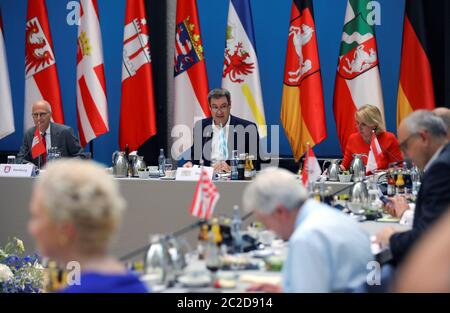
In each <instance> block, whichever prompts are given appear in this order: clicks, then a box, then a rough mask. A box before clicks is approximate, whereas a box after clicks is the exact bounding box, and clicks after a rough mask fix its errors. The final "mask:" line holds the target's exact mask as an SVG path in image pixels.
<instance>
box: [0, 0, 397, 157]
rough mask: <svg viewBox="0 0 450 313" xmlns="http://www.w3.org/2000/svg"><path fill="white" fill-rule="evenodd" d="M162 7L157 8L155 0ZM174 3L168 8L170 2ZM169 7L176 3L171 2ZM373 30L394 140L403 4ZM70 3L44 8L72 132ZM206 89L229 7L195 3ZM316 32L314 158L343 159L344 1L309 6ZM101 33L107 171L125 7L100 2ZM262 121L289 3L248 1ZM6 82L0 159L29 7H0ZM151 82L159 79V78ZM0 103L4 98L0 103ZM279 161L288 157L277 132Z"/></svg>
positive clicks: (19, 113)
mask: <svg viewBox="0 0 450 313" xmlns="http://www.w3.org/2000/svg"><path fill="white" fill-rule="evenodd" d="M154 1H162V0H154ZM167 1H172V0H167ZM173 1H174V0H173ZM378 2H379V3H380V4H381V25H379V26H377V27H376V35H377V42H378V50H379V59H380V70H381V79H382V84H383V95H384V105H385V111H386V123H387V129H388V130H389V131H392V132H395V131H396V128H395V118H396V101H397V85H398V77H399V68H400V55H401V41H402V31H403V14H404V12H403V11H404V5H405V3H404V2H405V1H404V0H379V1H378ZM67 3H68V0H46V4H47V10H48V15H49V22H50V28H51V32H52V38H53V44H54V49H55V55H56V62H57V70H58V74H59V79H60V88H61V93H62V100H63V105H64V114H65V119H66V124H68V125H70V126H72V127H73V128H74V129H75V130H76V85H75V78H76V40H77V27H76V26H69V25H68V24H67V23H66V16H67V13H68V11H67V9H66V5H67ZM197 3H198V9H199V15H200V23H201V31H202V37H203V44H204V48H205V58H206V65H207V71H208V79H209V85H210V87H217V86H220V83H221V72H222V64H223V49H224V45H225V27H226V19H227V12H228V0H197ZM313 3H314V11H315V21H316V32H317V36H318V42H319V55H320V61H321V68H322V80H323V87H324V88H323V89H324V97H325V110H326V120H327V130H328V138H327V139H326V140H325V141H323V142H322V143H321V144H320V145H318V146H316V148H315V152H316V154H317V155H318V156H337V155H340V148H339V144H338V140H337V136H336V125H335V123H334V118H333V109H332V108H333V89H334V77H335V71H336V65H337V57H338V52H339V44H340V38H341V35H342V26H343V21H344V15H345V8H346V3H347V0H314V1H313ZM98 4H99V11H100V23H101V28H102V37H103V49H104V60H105V75H106V86H107V95H108V109H109V125H110V132H109V133H108V134H106V135H103V136H101V137H99V138H97V139H96V140H95V144H94V151H95V159H96V160H98V161H100V162H102V163H105V164H109V163H110V162H111V161H110V160H111V153H112V152H113V151H115V150H117V148H118V125H119V112H120V95H121V58H122V38H123V20H124V16H125V0H98ZM251 4H252V9H253V19H254V27H255V33H256V46H257V47H256V49H257V53H258V59H259V65H260V72H261V85H262V92H263V97H264V105H265V112H266V121H267V123H268V124H269V125H277V124H280V118H279V116H280V106H281V92H282V79H283V71H284V61H285V50H286V43H287V34H288V26H289V17H290V11H291V4H292V0H252V1H251ZM0 8H1V11H2V15H3V28H4V34H5V37H6V48H7V55H8V65H9V72H10V80H11V89H12V97H13V102H14V115H15V125H16V132H15V133H14V134H12V135H10V136H8V137H6V138H4V139H2V140H0V151H12V150H18V149H19V147H20V144H21V141H22V136H23V101H24V74H23V73H24V54H25V48H24V38H25V20H26V10H27V1H26V0H0ZM154 75H158V73H157V72H155V73H154ZM0 96H1V95H0ZM280 154H281V155H283V156H290V155H292V152H291V149H290V146H289V143H288V141H287V139H286V136H285V135H284V132H283V130H282V129H280Z"/></svg>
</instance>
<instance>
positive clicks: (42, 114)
mask: <svg viewBox="0 0 450 313" xmlns="http://www.w3.org/2000/svg"><path fill="white" fill-rule="evenodd" d="M47 114H48V112H39V113H32V114H31V116H32V117H33V118H41V117H45V116H46V115H47Z"/></svg>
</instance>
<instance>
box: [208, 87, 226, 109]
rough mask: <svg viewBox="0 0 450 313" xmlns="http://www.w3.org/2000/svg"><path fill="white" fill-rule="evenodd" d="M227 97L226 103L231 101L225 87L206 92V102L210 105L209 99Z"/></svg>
mask: <svg viewBox="0 0 450 313" xmlns="http://www.w3.org/2000/svg"><path fill="white" fill-rule="evenodd" d="M222 97H225V98H227V101H228V104H230V103H231V94H230V92H229V91H228V90H227V89H224V88H215V89H213V90H211V91H210V92H209V93H208V104H209V105H211V99H219V98H222Z"/></svg>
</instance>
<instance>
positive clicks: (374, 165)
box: [366, 132, 383, 174]
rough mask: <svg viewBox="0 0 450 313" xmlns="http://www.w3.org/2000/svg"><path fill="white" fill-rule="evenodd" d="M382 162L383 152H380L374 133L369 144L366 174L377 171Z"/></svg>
mask: <svg viewBox="0 0 450 313" xmlns="http://www.w3.org/2000/svg"><path fill="white" fill-rule="evenodd" d="M382 160H383V150H381V146H380V143H379V142H378V139H377V135H376V134H375V132H373V133H372V142H371V143H370V151H369V158H368V160H367V167H366V174H370V173H373V171H374V170H376V169H378V168H379V167H380V166H381V164H382V162H383V161H382Z"/></svg>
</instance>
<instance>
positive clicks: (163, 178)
mask: <svg viewBox="0 0 450 313" xmlns="http://www.w3.org/2000/svg"><path fill="white" fill-rule="evenodd" d="M175 178H176V177H167V176H164V177H160V178H159V179H161V180H175Z"/></svg>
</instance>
